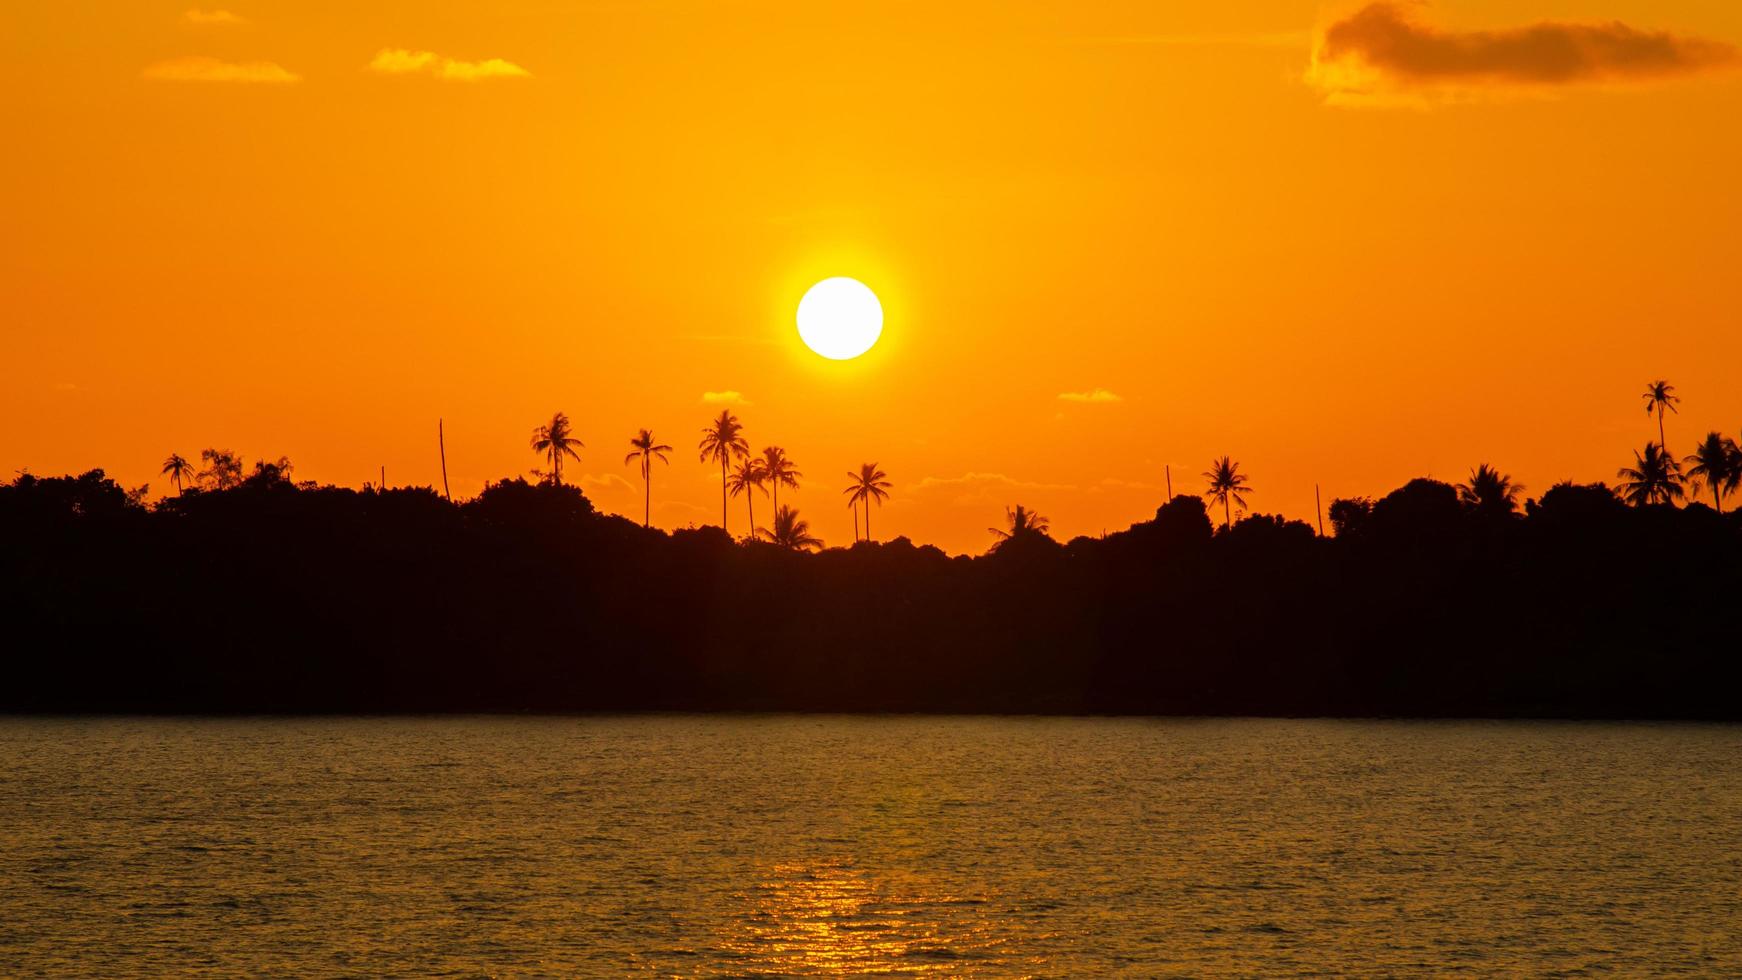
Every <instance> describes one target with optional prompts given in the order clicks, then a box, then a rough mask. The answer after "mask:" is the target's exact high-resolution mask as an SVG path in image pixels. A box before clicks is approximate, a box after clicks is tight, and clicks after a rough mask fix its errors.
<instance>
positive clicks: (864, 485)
mask: <svg viewBox="0 0 1742 980" xmlns="http://www.w3.org/2000/svg"><path fill="white" fill-rule="evenodd" d="M847 479H849V480H851V481H853V482H851V483H849V484H847V489H845V490H842V491H841V492H842V493H844V494H846V495H847V506H848V507H851V508H853V533H854V534H858V532H859V505H860V504H864V505H865V540H867V541H869V540H871V505H872V504H874V503H875V504H876V505H877V506H879V507H881V506H883V501H884V500H886V499H888V497H889V488H890V487H893V486H894V485H895V484H893V483H890V482H889V474H888V473H885V472H883V471H882V470H880V469H878V468H877V464H876V463H865V464H863V465H861V466H860V467H859V472H857V473H851V472H850V473H848V474H847Z"/></svg>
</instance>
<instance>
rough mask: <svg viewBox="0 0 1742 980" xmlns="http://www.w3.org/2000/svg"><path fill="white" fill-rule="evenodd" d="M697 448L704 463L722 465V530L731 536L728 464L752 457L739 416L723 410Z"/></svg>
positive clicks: (703, 435) (707, 429) (704, 433)
mask: <svg viewBox="0 0 1742 980" xmlns="http://www.w3.org/2000/svg"><path fill="white" fill-rule="evenodd" d="M697 448H699V449H700V450H701V451H702V462H704V463H706V462H707V461H709V460H716V461H718V462H719V464H720V529H721V530H722V531H725V532H726V533H728V534H730V533H731V529H730V528H728V527H727V526H726V464H727V463H730V462H731V461H732V460H734V459H743V458H744V457H745V456H748V455H750V444H749V443H748V442H745V441H744V426H743V425H741V424H740V423H739V422H738V416H736V415H733V414H732V413H731V412H729V411H727V410H726V409H721V410H720V417H719V418H717V419H715V420H714V421H713V422H711V423H709V424H708V425H707V426H705V427H704V428H703V429H702V441H701V443H700V444H699V446H698V447H697Z"/></svg>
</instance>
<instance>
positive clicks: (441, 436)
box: [436, 419, 454, 504]
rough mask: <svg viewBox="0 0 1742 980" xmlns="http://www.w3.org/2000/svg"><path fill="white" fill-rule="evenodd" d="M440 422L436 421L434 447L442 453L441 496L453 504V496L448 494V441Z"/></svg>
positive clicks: (439, 420)
mask: <svg viewBox="0 0 1742 980" xmlns="http://www.w3.org/2000/svg"><path fill="white" fill-rule="evenodd" d="M442 428H443V427H442V420H441V419H436V445H437V446H439V447H440V448H441V451H442V496H444V497H446V498H448V503H450V504H451V503H453V502H454V495H453V494H451V493H449V492H448V439H447V434H446V433H445V432H443V431H442Z"/></svg>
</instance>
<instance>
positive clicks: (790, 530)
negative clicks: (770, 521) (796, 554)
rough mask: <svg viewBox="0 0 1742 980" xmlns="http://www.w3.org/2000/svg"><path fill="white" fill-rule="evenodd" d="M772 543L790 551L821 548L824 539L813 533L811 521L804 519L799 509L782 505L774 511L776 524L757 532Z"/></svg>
mask: <svg viewBox="0 0 1742 980" xmlns="http://www.w3.org/2000/svg"><path fill="white" fill-rule="evenodd" d="M756 533H757V534H759V535H762V536H763V538H765V539H766V540H768V541H769V542H770V543H772V544H774V545H777V546H779V547H782V548H785V549H787V550H789V551H808V550H810V549H812V548H821V547H822V546H823V539H822V538H819V537H815V536H813V535H812V534H811V525H810V522H809V521H806V520H802V519H800V517H799V516H798V511H796V510H793V509H792V508H791V507H782V508H780V509H779V510H777V511H775V512H774V526H773V527H772V528H763V529H761V530H758V531H757V532H756Z"/></svg>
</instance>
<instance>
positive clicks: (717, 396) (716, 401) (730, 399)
mask: <svg viewBox="0 0 1742 980" xmlns="http://www.w3.org/2000/svg"><path fill="white" fill-rule="evenodd" d="M702 404H704V405H748V404H750V399H748V398H745V397H744V396H743V394H741V393H739V392H736V391H704V392H702Z"/></svg>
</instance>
